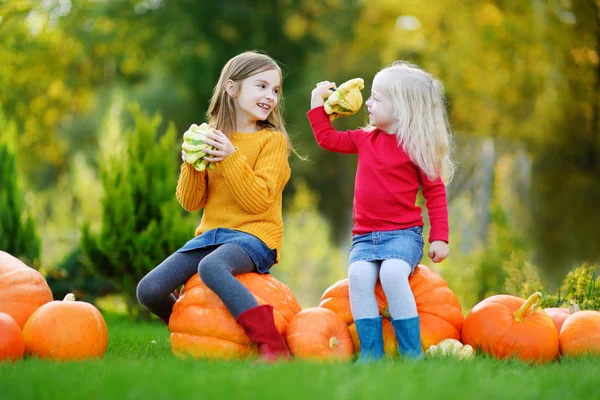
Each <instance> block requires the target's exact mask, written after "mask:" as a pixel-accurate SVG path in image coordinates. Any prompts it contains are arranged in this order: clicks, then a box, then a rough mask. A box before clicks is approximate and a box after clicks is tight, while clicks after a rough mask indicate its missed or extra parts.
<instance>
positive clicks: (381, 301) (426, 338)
mask: <svg viewBox="0 0 600 400" xmlns="http://www.w3.org/2000/svg"><path fill="white" fill-rule="evenodd" d="M408 282H409V284H410V288H411V289H412V292H413V295H414V296H415V301H416V303H417V312H418V313H419V317H420V325H421V342H422V344H423V349H424V350H427V349H428V348H429V346H431V345H434V344H437V343H439V342H440V341H441V340H443V339H446V338H453V339H460V337H461V329H462V325H463V322H464V316H463V314H462V308H461V305H460V302H459V301H458V298H457V297H456V295H455V294H454V293H453V292H452V290H450V288H449V287H448V284H447V283H446V281H445V280H444V278H442V277H441V276H440V275H438V274H437V273H435V272H434V271H432V270H431V269H430V268H429V267H427V266H425V265H418V266H417V267H416V268H415V272H414V273H413V275H412V276H411V277H410V278H409V280H408ZM375 298H376V300H377V304H378V306H379V313H380V314H381V315H382V316H383V317H384V319H383V340H384V349H385V352H386V354H387V355H389V356H395V355H396V354H397V348H398V342H397V340H396V335H395V333H394V328H393V326H392V325H391V323H390V322H389V319H390V318H391V315H390V313H389V310H388V305H387V299H386V297H385V293H384V291H383V288H382V286H381V282H379V281H378V282H377V285H376V286H375ZM319 307H323V308H327V309H330V310H331V311H333V312H335V313H336V314H338V315H339V316H340V317H342V319H343V320H344V321H346V324H347V325H348V327H349V329H350V333H351V334H352V336H353V338H354V350H355V352H358V351H360V343H359V340H358V335H356V328H355V327H354V319H353V318H352V311H351V310H350V297H349V291H348V279H342V280H340V281H338V282H336V283H335V284H333V285H331V286H330V287H329V288H328V289H327V290H325V293H323V296H322V297H321V303H320V304H319Z"/></svg>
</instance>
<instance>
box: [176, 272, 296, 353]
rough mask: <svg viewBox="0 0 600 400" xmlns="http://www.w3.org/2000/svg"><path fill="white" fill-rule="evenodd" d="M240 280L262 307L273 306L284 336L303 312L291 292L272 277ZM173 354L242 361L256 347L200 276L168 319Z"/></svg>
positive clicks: (186, 288)
mask: <svg viewBox="0 0 600 400" xmlns="http://www.w3.org/2000/svg"><path fill="white" fill-rule="evenodd" d="M236 279H238V280H239V281H240V282H241V283H242V284H244V285H245V286H246V287H247V288H248V289H249V290H250V292H251V293H252V294H253V295H254V297H255V298H256V300H257V302H258V303H259V304H271V305H272V306H273V309H274V310H273V317H274V319H275V325H276V326H277V329H278V330H279V333H280V334H281V335H285V332H286V330H287V328H288V324H289V322H290V321H291V320H292V318H293V317H294V315H296V314H297V313H298V312H300V311H301V307H300V305H299V304H298V302H297V301H296V297H295V296H294V294H293V293H292V291H291V290H290V289H289V288H288V287H287V286H286V285H284V284H283V283H281V282H280V281H278V280H277V279H275V278H274V277H272V276H271V275H269V274H258V273H247V274H242V275H237V276H236ZM169 330H170V331H171V350H172V351H173V353H174V354H175V355H176V356H178V357H188V356H189V357H194V358H209V359H239V358H246V357H252V356H254V355H256V346H255V344H254V343H252V342H251V341H250V339H249V338H248V336H247V335H246V333H245V332H244V330H243V329H242V327H241V326H240V325H239V324H238V323H237V321H236V320H235V318H233V316H232V315H231V314H230V313H229V311H228V310H227V308H226V307H225V304H223V302H222V301H221V299H220V298H219V297H218V296H217V295H216V294H215V293H214V292H213V291H212V290H210V289H209V288H208V287H207V286H206V285H205V284H204V283H203V282H202V280H201V279H200V277H199V276H198V274H195V275H194V276H193V277H192V278H190V279H189V280H188V281H187V283H186V284H185V286H184V288H183V293H182V295H181V297H180V298H179V299H178V300H177V302H176V303H175V305H174V306H173V313H172V314H171V317H170V319H169Z"/></svg>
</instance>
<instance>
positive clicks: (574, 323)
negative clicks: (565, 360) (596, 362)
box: [559, 310, 600, 356]
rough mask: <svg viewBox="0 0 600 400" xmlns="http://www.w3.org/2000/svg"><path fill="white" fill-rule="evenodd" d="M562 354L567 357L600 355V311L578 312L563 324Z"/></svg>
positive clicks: (560, 338)
mask: <svg viewBox="0 0 600 400" xmlns="http://www.w3.org/2000/svg"><path fill="white" fill-rule="evenodd" d="M559 341H560V352H561V354H562V355H566V356H581V355H585V354H594V355H600V311H589V310H585V311H578V312H576V313H574V314H572V315H571V316H569V317H568V318H567V319H566V321H565V323H564V324H563V326H562V328H561V330H560V335H559Z"/></svg>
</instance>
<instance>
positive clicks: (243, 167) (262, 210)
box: [137, 52, 291, 361]
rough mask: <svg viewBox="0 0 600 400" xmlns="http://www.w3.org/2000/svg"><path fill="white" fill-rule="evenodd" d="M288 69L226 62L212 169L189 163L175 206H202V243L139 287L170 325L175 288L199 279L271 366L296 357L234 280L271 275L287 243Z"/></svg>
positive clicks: (259, 60)
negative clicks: (284, 94)
mask: <svg viewBox="0 0 600 400" xmlns="http://www.w3.org/2000/svg"><path fill="white" fill-rule="evenodd" d="M281 81H282V75H281V70H280V68H279V66H278V65H277V63H276V62H275V61H274V60H273V59H272V58H270V57H268V56H266V55H264V54H260V53H256V52H245V53H242V54H240V55H238V56H236V57H234V58H232V59H231V60H229V61H228V62H227V64H226V65H225V67H224V68H223V70H222V71H221V76H220V78H219V81H218V82H217V85H216V87H215V88H214V92H213V96H212V99H211V102H210V106H209V109H208V112H207V122H208V124H209V125H210V127H211V128H213V129H212V132H211V133H208V134H207V139H206V140H205V143H206V144H207V145H210V146H213V147H214V150H205V152H206V153H207V154H208V156H207V158H206V160H207V161H209V162H212V163H214V165H215V166H216V168H215V169H214V170H208V169H205V170H204V171H201V172H199V171H197V170H195V169H194V168H193V166H192V164H190V163H187V162H185V153H184V152H182V158H183V161H184V162H183V163H182V165H181V172H180V175H179V181H178V183H177V200H178V201H179V203H181V205H182V206H183V208H185V209H186V210H187V211H194V210H198V209H201V208H204V214H203V215H202V220H201V222H200V226H198V228H197V229H196V233H195V237H194V238H193V239H191V240H190V241H189V242H187V243H186V244H185V245H184V246H183V247H182V248H181V249H179V250H178V251H177V252H175V253H174V254H172V255H171V256H169V257H168V258H167V259H166V260H164V261H163V262H162V263H161V264H160V265H159V266H157V267H156V268H155V269H153V270H152V271H151V272H150V273H148V275H146V276H145V277H144V278H143V279H142V280H141V281H140V283H139V284H138V287H137V297H138V300H139V301H140V303H141V304H142V305H144V307H146V308H147V309H148V310H149V311H150V312H152V313H154V314H156V315H157V316H159V317H160V318H161V319H162V320H163V321H165V323H166V324H167V325H168V323H169V316H170V315H171V310H172V308H173V304H174V303H175V301H176V299H177V298H176V292H175V289H176V288H177V287H179V286H181V285H182V284H184V283H185V282H186V281H187V280H188V279H189V278H190V277H191V276H193V275H194V274H195V273H199V274H200V277H201V278H202V281H203V282H204V283H205V284H206V285H207V286H208V287H209V288H210V289H211V290H213V291H214V292H215V293H216V294H217V295H218V296H219V297H220V298H221V300H222V301H223V303H224V304H225V306H226V307H227V309H228V310H229V311H230V312H231V314H232V315H233V316H234V317H235V318H236V319H237V321H238V323H239V324H240V325H241V326H242V327H243V328H244V331H245V332H246V334H247V335H248V337H249V338H250V339H251V340H252V341H253V342H255V343H256V344H257V345H258V351H259V354H260V356H261V358H263V359H267V360H271V361H274V360H277V359H279V358H289V357H290V353H289V351H288V349H287V347H286V345H285V341H284V340H283V338H282V337H281V335H280V334H279V332H278V331H277V328H276V327H275V323H274V320H273V308H272V306H270V305H260V306H259V305H258V303H257V301H256V299H255V298H254V296H253V295H252V294H251V293H250V291H249V290H248V289H247V288H246V287H245V286H244V285H242V284H241V283H240V282H239V281H238V280H237V279H236V278H235V277H234V275H238V274H243V273H246V272H259V273H269V269H270V268H271V266H272V265H273V264H275V263H277V262H278V261H279V255H280V252H281V245H282V239H283V219H282V215H281V214H282V210H281V208H282V205H281V202H282V192H283V188H284V187H285V185H286V183H287V182H288V180H289V178H290V166H289V163H288V152H289V150H290V149H291V144H290V139H289V137H288V135H287V133H286V130H285V127H284V122H283V119H282V116H281V114H280V111H279V108H278V107H277V105H278V103H279V101H281V83H282V82H281Z"/></svg>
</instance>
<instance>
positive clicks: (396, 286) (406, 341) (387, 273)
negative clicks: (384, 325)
mask: <svg viewBox="0 0 600 400" xmlns="http://www.w3.org/2000/svg"><path fill="white" fill-rule="evenodd" d="M411 270H412V268H411V267H410V265H408V263H406V262H405V261H403V260H398V259H391V260H385V261H383V262H382V263H381V270H380V271H379V277H380V279H381V285H382V286H383V291H384V292H385V296H386V298H387V300H388V307H389V310H390V314H391V316H392V325H393V326H394V330H395V331H396V338H397V339H398V351H399V352H400V354H401V355H403V356H407V357H411V358H420V357H422V356H423V352H422V350H421V329H420V325H419V323H420V321H419V314H417V304H416V302H415V298H414V296H413V293H412V290H411V288H410V284H409V283H408V277H409V276H410V273H411Z"/></svg>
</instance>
